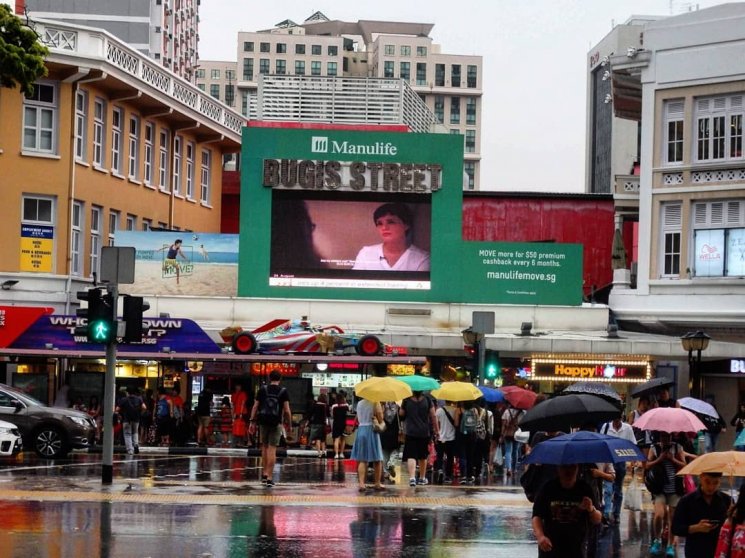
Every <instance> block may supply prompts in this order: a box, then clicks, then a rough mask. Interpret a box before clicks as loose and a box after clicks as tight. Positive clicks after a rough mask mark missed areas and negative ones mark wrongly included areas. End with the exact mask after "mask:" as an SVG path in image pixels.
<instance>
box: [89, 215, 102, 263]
mask: <svg viewBox="0 0 745 558" xmlns="http://www.w3.org/2000/svg"><path fill="white" fill-rule="evenodd" d="M102 218H103V209H102V208H101V207H99V206H97V205H94V206H91V228H90V232H91V246H90V249H91V251H90V254H89V256H88V262H89V264H90V273H91V276H93V273H95V274H96V275H98V271H99V270H98V266H99V262H100V256H101V219H102Z"/></svg>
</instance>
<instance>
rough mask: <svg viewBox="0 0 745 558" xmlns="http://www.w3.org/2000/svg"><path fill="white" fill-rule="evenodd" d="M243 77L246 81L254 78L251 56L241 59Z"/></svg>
mask: <svg viewBox="0 0 745 558" xmlns="http://www.w3.org/2000/svg"><path fill="white" fill-rule="evenodd" d="M243 79H244V80H246V81H253V79H254V59H253V58H244V59H243Z"/></svg>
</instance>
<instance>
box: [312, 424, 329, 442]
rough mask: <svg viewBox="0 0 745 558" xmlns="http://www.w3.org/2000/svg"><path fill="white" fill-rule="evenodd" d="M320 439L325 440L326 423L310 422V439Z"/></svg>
mask: <svg viewBox="0 0 745 558" xmlns="http://www.w3.org/2000/svg"><path fill="white" fill-rule="evenodd" d="M314 440H321V441H322V442H325V441H326V425H325V424H311V425H310V441H311V442H312V441H314Z"/></svg>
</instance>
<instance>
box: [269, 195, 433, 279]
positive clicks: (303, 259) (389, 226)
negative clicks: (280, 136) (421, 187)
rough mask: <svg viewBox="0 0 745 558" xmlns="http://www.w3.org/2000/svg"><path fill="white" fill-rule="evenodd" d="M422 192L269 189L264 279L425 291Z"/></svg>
mask: <svg viewBox="0 0 745 558" xmlns="http://www.w3.org/2000/svg"><path fill="white" fill-rule="evenodd" d="M431 222H432V204H431V197H430V196H429V195H425V194H409V195H407V194H401V193H396V194H391V193H383V194H379V193H364V194H363V193H360V192H309V191H307V190H303V191H286V190H274V191H273V192H272V221H271V229H272V231H271V256H270V265H269V274H270V277H269V284H270V285H272V286H286V287H333V288H344V287H347V288H375V289H419V290H428V289H430V247H431Z"/></svg>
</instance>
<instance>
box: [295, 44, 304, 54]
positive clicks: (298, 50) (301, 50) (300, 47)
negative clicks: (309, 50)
mask: <svg viewBox="0 0 745 558" xmlns="http://www.w3.org/2000/svg"><path fill="white" fill-rule="evenodd" d="M295 54H305V45H295Z"/></svg>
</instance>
